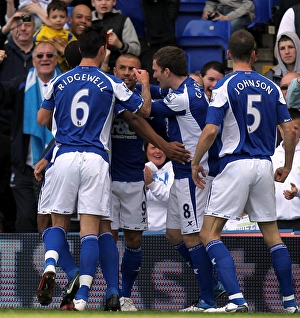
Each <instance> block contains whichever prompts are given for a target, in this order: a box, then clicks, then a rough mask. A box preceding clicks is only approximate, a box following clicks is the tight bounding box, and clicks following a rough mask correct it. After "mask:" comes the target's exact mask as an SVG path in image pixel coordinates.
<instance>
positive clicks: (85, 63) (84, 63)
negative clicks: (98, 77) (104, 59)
mask: <svg viewBox="0 0 300 318" xmlns="http://www.w3.org/2000/svg"><path fill="white" fill-rule="evenodd" d="M79 65H80V66H97V67H99V62H98V60H97V61H96V60H95V59H92V58H83V59H82V60H81V62H80V64H79Z"/></svg>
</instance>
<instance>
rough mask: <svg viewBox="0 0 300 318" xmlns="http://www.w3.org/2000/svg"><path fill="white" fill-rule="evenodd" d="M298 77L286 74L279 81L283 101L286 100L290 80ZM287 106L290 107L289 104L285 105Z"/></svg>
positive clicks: (292, 73) (289, 73)
mask: <svg viewBox="0 0 300 318" xmlns="http://www.w3.org/2000/svg"><path fill="white" fill-rule="evenodd" d="M299 76H300V75H299V74H298V73H294V72H288V73H286V74H285V75H284V76H283V77H282V79H281V80H280V83H279V86H280V89H281V92H282V95H283V97H284V99H285V100H286V95H287V92H288V89H289V86H290V84H291V82H292V80H293V79H294V78H298V77H299ZM287 106H288V107H290V105H289V104H287Z"/></svg>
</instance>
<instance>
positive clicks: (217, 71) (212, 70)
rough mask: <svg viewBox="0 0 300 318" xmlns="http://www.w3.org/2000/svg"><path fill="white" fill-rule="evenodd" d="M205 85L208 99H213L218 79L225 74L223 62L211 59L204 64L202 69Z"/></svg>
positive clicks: (201, 73)
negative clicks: (212, 95) (213, 91)
mask: <svg viewBox="0 0 300 318" xmlns="http://www.w3.org/2000/svg"><path fill="white" fill-rule="evenodd" d="M200 75H201V78H202V80H203V87H204V91H205V94H206V96H207V98H208V100H210V99H211V94H212V90H213V88H214V87H215V85H216V84H217V81H218V80H220V79H221V78H223V77H224V76H225V67H224V65H223V64H222V63H221V62H218V61H211V62H208V63H206V64H205V65H203V67H202V69H201V71H200Z"/></svg>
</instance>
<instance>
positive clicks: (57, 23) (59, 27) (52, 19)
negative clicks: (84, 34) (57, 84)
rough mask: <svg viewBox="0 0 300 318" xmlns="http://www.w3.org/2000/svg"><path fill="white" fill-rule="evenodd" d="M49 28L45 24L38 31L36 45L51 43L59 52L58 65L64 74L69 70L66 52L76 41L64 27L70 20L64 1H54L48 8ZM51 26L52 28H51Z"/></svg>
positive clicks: (35, 36)
mask: <svg viewBox="0 0 300 318" xmlns="http://www.w3.org/2000/svg"><path fill="white" fill-rule="evenodd" d="M47 16H48V20H49V26H48V25H46V24H43V25H42V26H41V27H40V28H39V30H37V31H36V33H35V34H34V37H33V41H34V42H35V43H38V42H45V41H49V42H51V43H52V44H53V45H54V46H55V47H56V49H57V51H58V65H59V67H60V69H61V71H62V72H65V71H67V70H68V67H67V64H66V60H65V57H64V50H65V47H66V46H67V44H68V43H69V42H71V41H74V40H76V37H75V36H74V35H73V34H72V33H71V32H70V31H68V30H64V25H65V23H66V21H67V20H68V7H67V4H66V3H65V2H63V1H59V0H58V1H57V0H55V1H52V2H51V3H49V5H48V7H47ZM50 25H51V26H50Z"/></svg>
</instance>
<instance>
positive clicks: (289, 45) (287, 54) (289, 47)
mask: <svg viewBox="0 0 300 318" xmlns="http://www.w3.org/2000/svg"><path fill="white" fill-rule="evenodd" d="M275 52H276V56H277V60H278V64H277V65H275V66H274V67H273V68H271V69H270V70H269V71H268V72H266V73H265V74H264V76H266V77H267V78H269V79H270V80H272V81H273V82H274V83H276V84H277V85H279V84H280V81H281V79H282V77H283V76H284V75H285V74H287V73H288V72H294V73H300V40H299V38H298V36H297V34H296V33H294V32H285V33H282V34H281V35H280V36H278V37H277V40H276V45H275Z"/></svg>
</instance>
